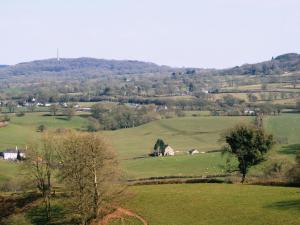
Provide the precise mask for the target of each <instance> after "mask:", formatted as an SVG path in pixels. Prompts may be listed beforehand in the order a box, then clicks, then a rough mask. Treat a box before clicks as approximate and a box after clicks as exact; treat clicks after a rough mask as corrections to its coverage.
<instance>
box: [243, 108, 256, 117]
mask: <svg viewBox="0 0 300 225" xmlns="http://www.w3.org/2000/svg"><path fill="white" fill-rule="evenodd" d="M255 114H256V112H255V111H254V110H251V109H245V110H244V115H248V116H253V115H255Z"/></svg>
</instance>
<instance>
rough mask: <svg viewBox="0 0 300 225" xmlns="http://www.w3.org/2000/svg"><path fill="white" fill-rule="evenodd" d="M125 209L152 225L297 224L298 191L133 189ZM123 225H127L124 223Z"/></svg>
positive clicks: (217, 186) (211, 186) (218, 186)
mask: <svg viewBox="0 0 300 225" xmlns="http://www.w3.org/2000/svg"><path fill="white" fill-rule="evenodd" d="M130 190H131V191H132V192H133V193H134V195H135V196H134V198H133V199H131V200H129V201H128V202H127V203H126V207H128V208H129V209H131V210H133V211H135V212H137V213H138V214H139V215H141V216H143V217H144V218H145V219H146V220H147V221H148V222H149V224H155V225H167V224H168V225H182V224H189V225H201V224H203V225H204V224H205V225H206V224H214V225H227V224H239V225H243V224H245V225H246V224H251V225H265V224H268V225H282V224H285V225H296V224H299V223H300V218H299V211H300V196H299V188H287V187H284V188H283V187H266V186H250V185H229V184H181V185H149V186H148V185H147V186H135V187H131V188H130ZM125 224H126V223H125Z"/></svg>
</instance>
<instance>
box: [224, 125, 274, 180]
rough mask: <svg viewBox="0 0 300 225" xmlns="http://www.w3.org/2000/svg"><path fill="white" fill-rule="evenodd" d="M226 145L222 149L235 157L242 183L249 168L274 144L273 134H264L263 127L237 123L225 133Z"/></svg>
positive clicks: (260, 159)
mask: <svg viewBox="0 0 300 225" xmlns="http://www.w3.org/2000/svg"><path fill="white" fill-rule="evenodd" d="M224 139H225V142H226V143H227V145H226V146H225V147H224V151H226V152H229V153H230V154H233V155H235V156H236V157H237V160H238V161H239V165H238V168H239V171H240V172H241V174H242V181H241V182H242V183H243V182H244V180H245V177H246V174H247V172H248V170H249V168H250V167H251V166H253V165H257V164H259V163H260V162H262V161H263V160H264V155H265V154H266V153H267V152H268V151H269V150H270V149H271V147H272V146H273V144H274V141H273V136H272V135H269V134H266V132H265V131H264V130H263V129H257V128H255V127H252V126H247V125H238V126H236V127H234V128H233V129H231V130H229V131H228V132H227V133H226V134H225V137H224Z"/></svg>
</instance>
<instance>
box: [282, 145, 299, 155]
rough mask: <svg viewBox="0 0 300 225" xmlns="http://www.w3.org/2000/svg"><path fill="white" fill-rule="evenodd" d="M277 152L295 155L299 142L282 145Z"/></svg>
mask: <svg viewBox="0 0 300 225" xmlns="http://www.w3.org/2000/svg"><path fill="white" fill-rule="evenodd" d="M278 152H279V153H281V154H285V155H296V154H297V153H298V152H300V144H293V145H286V146H283V147H282V148H281V149H280V150H279V151H278Z"/></svg>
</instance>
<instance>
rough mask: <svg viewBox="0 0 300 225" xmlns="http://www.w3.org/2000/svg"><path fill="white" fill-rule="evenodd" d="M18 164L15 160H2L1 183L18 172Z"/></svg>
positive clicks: (0, 162) (0, 166)
mask: <svg viewBox="0 0 300 225" xmlns="http://www.w3.org/2000/svg"><path fill="white" fill-rule="evenodd" d="M18 169H19V167H18V165H17V164H16V163H14V162H7V161H4V160H0V184H1V182H4V181H7V180H9V179H10V178H12V177H13V176H14V175H15V174H17V173H18Z"/></svg>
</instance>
